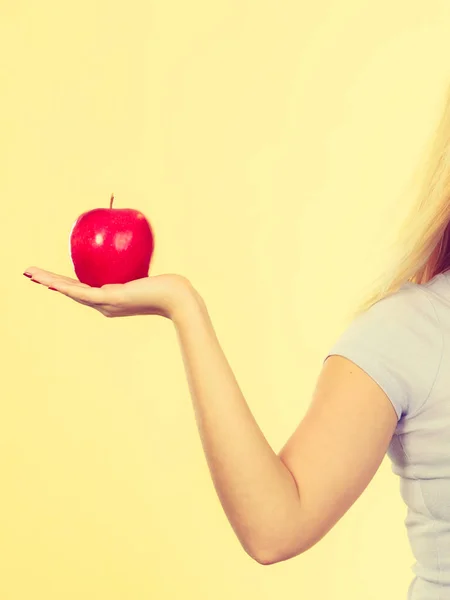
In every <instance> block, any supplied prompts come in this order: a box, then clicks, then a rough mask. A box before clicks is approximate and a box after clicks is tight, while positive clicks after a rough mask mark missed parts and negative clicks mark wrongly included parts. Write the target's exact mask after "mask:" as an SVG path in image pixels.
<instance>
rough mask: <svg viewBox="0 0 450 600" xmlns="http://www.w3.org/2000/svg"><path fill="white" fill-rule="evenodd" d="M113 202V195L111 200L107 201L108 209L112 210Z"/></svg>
mask: <svg viewBox="0 0 450 600" xmlns="http://www.w3.org/2000/svg"><path fill="white" fill-rule="evenodd" d="M113 201H114V194H111V200H110V201H109V208H112V205H113Z"/></svg>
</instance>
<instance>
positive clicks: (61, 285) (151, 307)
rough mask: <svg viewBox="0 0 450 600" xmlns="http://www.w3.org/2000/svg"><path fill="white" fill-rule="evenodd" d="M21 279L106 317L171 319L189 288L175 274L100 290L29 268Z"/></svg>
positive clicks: (179, 276)
mask: <svg viewBox="0 0 450 600" xmlns="http://www.w3.org/2000/svg"><path fill="white" fill-rule="evenodd" d="M24 275H25V276H27V277H28V278H30V280H31V281H34V282H36V283H40V284H42V285H45V286H47V287H48V288H49V289H53V290H55V291H57V292H60V293H61V294H64V296H67V297H68V298H72V300H75V302H79V303H80V304H84V305H86V306H90V307H92V308H95V309H96V310H98V311H99V312H100V313H102V314H103V315H104V316H105V317H129V316H132V315H160V316H162V317H166V318H168V319H170V318H172V314H173V310H174V308H175V303H176V301H177V300H178V298H180V294H181V293H183V292H186V291H187V290H188V289H190V288H191V285H190V282H189V280H187V279H186V278H185V277H183V276H181V275H176V274H168V275H156V276H152V277H143V278H142V279H136V280H134V281H130V282H128V283H124V284H118V283H116V284H107V285H104V286H102V287H100V288H96V287H91V286H89V285H86V284H85V283H81V282H80V281H78V279H73V278H72V277H65V276H63V275H58V274H57V273H52V272H51V271H45V270H44V269H39V268H37V267H29V268H28V269H27V270H26V271H25V273H24Z"/></svg>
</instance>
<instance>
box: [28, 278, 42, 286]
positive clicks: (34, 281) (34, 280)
mask: <svg viewBox="0 0 450 600" xmlns="http://www.w3.org/2000/svg"><path fill="white" fill-rule="evenodd" d="M30 281H32V282H33V283H39V285H40V283H41V282H40V281H36V279H30Z"/></svg>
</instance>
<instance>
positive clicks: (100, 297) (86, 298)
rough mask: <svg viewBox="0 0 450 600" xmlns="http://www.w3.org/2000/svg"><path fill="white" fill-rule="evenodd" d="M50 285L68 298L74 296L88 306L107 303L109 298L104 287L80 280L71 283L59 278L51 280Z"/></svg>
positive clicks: (74, 298) (73, 297)
mask: <svg viewBox="0 0 450 600" xmlns="http://www.w3.org/2000/svg"><path fill="white" fill-rule="evenodd" d="M49 287H50V288H51V289H52V290H54V291H56V292H60V293H61V294H63V295H64V296H67V297H68V298H72V300H76V301H77V302H80V303H81V304H86V305H88V306H97V305H99V304H105V303H106V300H107V298H106V296H107V294H106V293H105V290H102V288H94V287H90V286H88V285H84V284H82V283H79V282H76V283H71V282H67V281H60V280H59V279H57V280H53V281H51V282H50V285H49Z"/></svg>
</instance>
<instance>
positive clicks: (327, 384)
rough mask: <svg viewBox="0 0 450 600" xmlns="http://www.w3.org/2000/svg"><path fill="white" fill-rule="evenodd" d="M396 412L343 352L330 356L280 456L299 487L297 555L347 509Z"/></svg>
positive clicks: (375, 464) (368, 476)
mask: <svg viewBox="0 0 450 600" xmlns="http://www.w3.org/2000/svg"><path fill="white" fill-rule="evenodd" d="M397 421H398V419H397V414H396V412H395V410H394V407H393V405H392V403H391V402H390V400H389V398H388V397H387V395H386V394H385V392H384V391H383V390H382V389H381V387H379V385H378V384H377V383H375V381H374V380H373V379H372V378H371V377H370V376H369V375H367V373H365V372H364V371H363V370H362V369H361V368H360V367H358V366H357V365H355V364H354V363H353V362H352V361H350V360H348V359H347V358H344V357H343V356H338V355H333V356H330V357H329V358H328V359H327V360H326V361H325V363H324V365H323V367H322V371H321V373H320V375H319V378H318V381H317V384H316V387H315V390H314V393H313V397H312V402H311V404H310V406H309V408H308V411H307V412H306V414H305V416H304V418H303V420H302V421H301V423H300V424H299V426H298V427H297V429H296V430H295V431H294V433H293V435H292V436H291V438H290V439H289V440H288V442H287V443H286V445H285V446H284V447H283V448H282V450H281V451H280V452H279V457H280V459H281V460H282V462H283V463H284V464H285V466H286V467H287V468H288V469H289V471H290V472H291V473H292V475H293V477H294V479H295V481H296V483H297V487H298V490H299V496H300V504H299V508H300V515H299V531H296V536H297V537H296V539H294V540H291V541H290V544H291V546H290V548H289V550H286V551H287V552H288V553H289V556H283V557H282V558H281V560H284V559H286V558H289V557H292V556H296V555H298V554H300V553H302V552H304V551H306V550H308V549H309V548H311V546H313V545H314V544H316V543H317V542H318V541H319V540H320V539H321V538H323V537H324V535H325V534H326V533H327V532H328V531H329V530H330V529H331V528H332V527H333V526H334V525H335V524H336V523H337V522H338V521H339V519H340V518H341V517H342V516H343V515H344V514H345V513H346V512H347V511H348V509H349V508H350V507H351V506H352V504H353V503H354V502H355V501H356V500H357V499H358V497H359V496H360V495H361V494H362V492H363V491H364V489H365V488H366V487H367V486H368V484H369V483H370V481H371V480H372V478H373V476H374V475H375V473H376V472H377V470H378V468H379V466H380V464H381V462H382V460H383V458H384V456H385V454H386V452H387V449H388V447H389V443H390V441H391V438H392V436H393V434H394V431H395V428H396V425H397Z"/></svg>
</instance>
